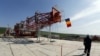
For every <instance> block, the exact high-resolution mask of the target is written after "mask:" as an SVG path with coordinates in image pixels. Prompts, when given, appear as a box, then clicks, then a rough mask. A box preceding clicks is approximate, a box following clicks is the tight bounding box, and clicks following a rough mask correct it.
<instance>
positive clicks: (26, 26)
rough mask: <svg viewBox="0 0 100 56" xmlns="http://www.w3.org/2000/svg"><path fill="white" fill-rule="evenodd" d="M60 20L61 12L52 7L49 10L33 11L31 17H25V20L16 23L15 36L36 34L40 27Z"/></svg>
mask: <svg viewBox="0 0 100 56" xmlns="http://www.w3.org/2000/svg"><path fill="white" fill-rule="evenodd" d="M57 22H61V12H60V11H59V10H57V9H56V8H55V7H52V10H51V12H47V13H39V12H35V15H34V16H32V17H27V18H26V20H25V21H21V22H20V23H16V24H15V26H14V32H15V35H16V36H36V35H37V32H38V31H39V30H40V29H43V28H45V27H47V26H51V25H52V24H55V23H57Z"/></svg>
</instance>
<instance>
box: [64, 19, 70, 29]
mask: <svg viewBox="0 0 100 56" xmlns="http://www.w3.org/2000/svg"><path fill="white" fill-rule="evenodd" d="M65 21H66V25H67V27H71V21H70V18H67V19H65Z"/></svg>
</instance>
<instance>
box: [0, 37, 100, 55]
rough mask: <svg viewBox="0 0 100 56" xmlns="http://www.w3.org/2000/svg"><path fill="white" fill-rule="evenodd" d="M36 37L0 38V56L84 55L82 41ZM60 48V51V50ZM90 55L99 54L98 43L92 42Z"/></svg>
mask: <svg viewBox="0 0 100 56" xmlns="http://www.w3.org/2000/svg"><path fill="white" fill-rule="evenodd" d="M30 40H31V41H33V42H31V43H30V42H29V41H30ZM36 40H37V38H0V56H61V52H62V56H80V55H81V56H86V55H83V51H84V46H83V42H79V41H68V40H57V39H51V40H53V41H55V42H49V40H48V39H47V38H44V37H41V40H40V41H41V42H40V43H35V41H36ZM61 49H62V51H61ZM90 54H91V56H100V44H99V43H94V42H93V43H92V48H91V53H90Z"/></svg>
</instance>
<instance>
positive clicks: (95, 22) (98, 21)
mask: <svg viewBox="0 0 100 56" xmlns="http://www.w3.org/2000/svg"><path fill="white" fill-rule="evenodd" d="M97 23H100V20H95V21H92V22H90V23H88V24H86V25H84V26H83V27H85V26H89V25H93V24H97Z"/></svg>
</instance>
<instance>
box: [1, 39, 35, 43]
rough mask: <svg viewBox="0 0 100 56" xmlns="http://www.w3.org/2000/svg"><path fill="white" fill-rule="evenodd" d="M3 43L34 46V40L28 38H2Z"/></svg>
mask: <svg viewBox="0 0 100 56" xmlns="http://www.w3.org/2000/svg"><path fill="white" fill-rule="evenodd" d="M1 39H2V41H3V42H12V43H13V44H32V43H34V41H33V40H30V39H27V38H1Z"/></svg>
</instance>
